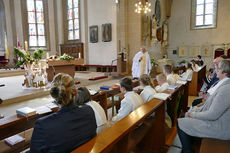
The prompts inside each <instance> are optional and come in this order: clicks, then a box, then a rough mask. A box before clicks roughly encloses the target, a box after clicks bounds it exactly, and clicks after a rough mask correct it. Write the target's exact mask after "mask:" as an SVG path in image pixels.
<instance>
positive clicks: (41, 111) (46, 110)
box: [36, 106, 52, 114]
mask: <svg viewBox="0 0 230 153" xmlns="http://www.w3.org/2000/svg"><path fill="white" fill-rule="evenodd" d="M36 112H37V114H45V113H50V112H52V110H51V109H50V108H49V107H47V106H41V107H37V108H36Z"/></svg>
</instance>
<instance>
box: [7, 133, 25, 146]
mask: <svg viewBox="0 0 230 153" xmlns="http://www.w3.org/2000/svg"><path fill="white" fill-rule="evenodd" d="M24 141H25V138H23V137H21V136H20V135H18V134H17V135H14V136H12V137H9V138H6V139H5V143H6V144H8V145H9V146H14V145H16V144H19V143H20V142H24Z"/></svg>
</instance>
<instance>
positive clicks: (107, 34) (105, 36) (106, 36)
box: [101, 23, 112, 42]
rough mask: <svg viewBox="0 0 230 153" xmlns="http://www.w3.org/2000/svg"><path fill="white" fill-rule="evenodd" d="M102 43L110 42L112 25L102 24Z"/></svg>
mask: <svg viewBox="0 0 230 153" xmlns="http://www.w3.org/2000/svg"><path fill="white" fill-rule="evenodd" d="M101 31H102V41H103V42H110V41H112V25H111V24H110V23H108V24H102V30H101Z"/></svg>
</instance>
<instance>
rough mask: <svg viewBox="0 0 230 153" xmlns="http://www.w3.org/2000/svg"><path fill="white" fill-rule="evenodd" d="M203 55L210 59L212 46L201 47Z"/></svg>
mask: <svg viewBox="0 0 230 153" xmlns="http://www.w3.org/2000/svg"><path fill="white" fill-rule="evenodd" d="M201 55H202V56H206V57H209V56H211V55H212V48H211V45H203V46H202V47H201Z"/></svg>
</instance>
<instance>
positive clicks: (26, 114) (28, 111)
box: [16, 107, 36, 117]
mask: <svg viewBox="0 0 230 153" xmlns="http://www.w3.org/2000/svg"><path fill="white" fill-rule="evenodd" d="M16 113H17V114H19V115H21V116H24V117H29V116H32V115H35V114H36V110H35V109H33V108H30V107H23V108H19V109H17V110H16Z"/></svg>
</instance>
